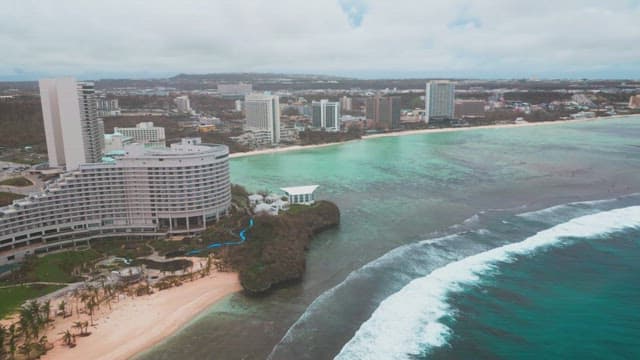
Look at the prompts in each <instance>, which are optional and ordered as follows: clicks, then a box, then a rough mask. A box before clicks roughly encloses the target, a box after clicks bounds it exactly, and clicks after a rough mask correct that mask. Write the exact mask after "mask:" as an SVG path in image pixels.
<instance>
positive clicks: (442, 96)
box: [424, 80, 456, 123]
mask: <svg viewBox="0 0 640 360" xmlns="http://www.w3.org/2000/svg"><path fill="white" fill-rule="evenodd" d="M455 92H456V86H455V84H454V83H453V82H451V81H447V80H437V81H430V82H428V83H427V85H426V92H425V97H424V101H425V106H424V109H425V110H424V116H425V122H426V123H429V120H431V119H453V118H454V115H455V114H454V112H455V98H456V96H455Z"/></svg>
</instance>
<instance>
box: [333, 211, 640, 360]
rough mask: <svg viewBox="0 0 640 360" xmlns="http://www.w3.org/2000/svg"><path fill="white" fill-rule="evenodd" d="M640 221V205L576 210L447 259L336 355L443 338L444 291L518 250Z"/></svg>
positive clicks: (380, 353)
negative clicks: (519, 237)
mask: <svg viewBox="0 0 640 360" xmlns="http://www.w3.org/2000/svg"><path fill="white" fill-rule="evenodd" d="M634 227H635V228H637V227H640V206H633V207H627V208H621V209H615V210H610V211H605V212H600V213H597V214H590V215H585V216H581V217H578V218H575V219H572V220H569V221H567V222H565V223H562V224H559V225H556V226H553V227H551V228H549V229H547V230H543V231H541V232H539V233H537V234H536V235H534V236H531V237H529V238H527V239H526V240H524V241H522V242H518V243H513V244H509V245H505V246H501V247H499V248H495V249H492V250H489V251H485V252H482V253H479V254H477V255H473V256H469V257H467V258H464V259H462V260H459V261H455V262H452V263H449V264H447V265H446V266H443V267H441V268H438V269H436V270H434V271H433V272H431V273H430V274H429V275H427V276H425V277H422V278H418V279H415V280H413V281H412V282H410V283H409V284H407V285H406V286H405V287H404V288H402V289H401V290H400V291H398V292H396V293H395V294H393V295H391V296H389V297H388V298H386V299H385V300H384V301H382V302H381V303H380V305H379V306H378V308H377V309H376V310H375V311H374V313H373V314H372V315H371V317H370V318H369V319H368V320H367V321H366V322H364V323H363V324H362V325H361V326H360V329H358V331H357V332H356V334H355V335H354V336H353V338H351V340H350V341H349V342H348V343H347V344H346V345H345V346H344V347H343V348H342V350H341V351H340V353H339V354H338V355H337V356H336V359H348V360H352V359H385V360H386V359H407V358H409V357H410V355H419V354H421V353H423V352H424V351H427V350H428V349H430V348H434V347H439V346H442V345H444V344H446V342H447V338H448V337H449V335H450V331H451V330H450V329H449V328H448V327H447V326H446V325H444V324H443V323H442V320H443V318H445V317H447V316H449V315H451V314H452V309H451V308H450V306H449V304H448V303H447V297H448V295H449V294H451V293H453V292H456V291H460V290H461V289H462V288H463V286H464V285H471V284H474V283H477V282H478V281H479V279H480V275H481V274H483V273H486V272H487V271H488V270H491V269H492V268H494V267H496V265H497V263H500V262H508V261H511V260H513V259H514V257H515V256H518V255H526V254H531V253H533V252H534V251H536V250H540V249H542V248H544V247H549V246H558V245H561V244H562V243H563V242H564V241H565V239H566V238H568V237H580V238H588V237H594V236H599V235H603V234H606V233H610V232H614V231H618V230H622V229H626V228H634Z"/></svg>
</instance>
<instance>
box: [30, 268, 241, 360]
mask: <svg viewBox="0 0 640 360" xmlns="http://www.w3.org/2000/svg"><path fill="white" fill-rule="evenodd" d="M240 290H241V286H240V283H239V281H238V276H237V274H236V273H219V272H212V273H211V275H209V276H207V277H205V278H202V279H198V280H195V281H192V282H187V283H184V284H183V285H182V286H180V287H175V288H171V289H168V290H164V291H156V292H155V293H153V294H152V295H149V296H140V297H127V298H124V299H122V300H120V301H119V302H114V303H113V304H112V305H111V307H112V309H111V310H109V309H108V308H107V306H106V305H103V306H102V308H101V311H100V313H98V314H97V316H94V324H95V326H90V327H89V331H90V332H91V335H90V336H88V337H78V338H77V346H76V347H75V348H71V349H70V348H68V347H66V346H65V345H63V344H62V341H61V340H60V338H61V335H60V333H61V332H64V331H65V330H68V329H71V327H72V325H73V323H74V322H75V321H79V320H89V317H88V316H87V315H84V314H83V315H82V316H81V318H80V319H79V318H78V317H77V316H76V315H75V314H74V315H73V316H71V317H68V318H66V319H64V320H62V319H60V318H58V319H57V320H56V322H55V323H54V325H55V327H54V328H52V329H49V330H48V331H47V334H46V335H47V337H48V338H49V341H53V340H55V347H54V349H52V350H51V351H49V352H48V353H47V354H46V355H45V356H44V357H42V359H46V360H63V359H92V360H98V359H100V360H107V359H109V360H117V359H129V358H131V357H132V356H134V355H136V354H138V353H140V352H142V351H144V350H146V349H148V348H150V347H152V346H153V345H155V344H157V343H159V342H161V341H162V340H163V339H165V338H166V337H168V336H170V335H171V334H173V333H175V332H176V331H178V330H179V329H180V328H181V327H183V326H184V325H186V324H187V323H189V322H190V321H191V320H192V319H194V318H195V317H196V316H197V315H198V314H200V313H201V312H202V311H204V310H205V309H207V308H208V307H209V306H211V305H212V304H214V303H215V302H217V301H219V300H220V299H222V298H224V297H225V296H227V295H230V294H232V293H234V292H237V291H240ZM72 331H73V330H72Z"/></svg>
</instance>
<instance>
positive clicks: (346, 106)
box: [340, 96, 353, 111]
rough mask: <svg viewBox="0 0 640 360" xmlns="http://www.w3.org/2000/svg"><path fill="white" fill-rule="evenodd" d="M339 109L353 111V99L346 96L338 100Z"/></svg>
mask: <svg viewBox="0 0 640 360" xmlns="http://www.w3.org/2000/svg"><path fill="white" fill-rule="evenodd" d="M340 108H341V109H343V110H346V111H351V110H352V109H353V99H351V98H350V97H348V96H343V97H342V98H340Z"/></svg>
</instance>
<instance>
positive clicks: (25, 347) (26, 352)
mask: <svg viewBox="0 0 640 360" xmlns="http://www.w3.org/2000/svg"><path fill="white" fill-rule="evenodd" d="M32 350H33V344H32V343H31V342H28V341H27V342H25V343H24V344H22V345H20V346H19V347H18V353H20V355H23V356H24V357H26V358H27V360H31V351H32Z"/></svg>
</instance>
